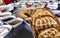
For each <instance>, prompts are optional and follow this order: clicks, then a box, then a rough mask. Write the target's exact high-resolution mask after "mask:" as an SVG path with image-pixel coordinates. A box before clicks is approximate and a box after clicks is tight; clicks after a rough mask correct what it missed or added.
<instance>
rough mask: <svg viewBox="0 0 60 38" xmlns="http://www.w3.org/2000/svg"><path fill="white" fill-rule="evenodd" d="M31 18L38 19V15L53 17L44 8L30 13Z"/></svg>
mask: <svg viewBox="0 0 60 38" xmlns="http://www.w3.org/2000/svg"><path fill="white" fill-rule="evenodd" d="M31 15H32V18H36V17H38V15H40V16H43V15H50V16H52V17H55V16H54V15H53V13H52V12H51V11H50V10H49V9H46V8H38V9H35V10H34V11H33V12H32V14H31Z"/></svg>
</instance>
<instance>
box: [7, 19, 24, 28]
mask: <svg viewBox="0 0 60 38" xmlns="http://www.w3.org/2000/svg"><path fill="white" fill-rule="evenodd" d="M16 20H17V21H20V22H19V23H17V24H15V25H11V24H10V23H11V22H13V21H16ZM22 22H23V19H22V18H15V19H12V20H10V21H8V22H7V23H8V24H9V25H11V26H12V27H13V28H16V27H17V26H19V25H20V24H22Z"/></svg>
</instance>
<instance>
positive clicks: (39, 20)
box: [31, 8, 60, 38]
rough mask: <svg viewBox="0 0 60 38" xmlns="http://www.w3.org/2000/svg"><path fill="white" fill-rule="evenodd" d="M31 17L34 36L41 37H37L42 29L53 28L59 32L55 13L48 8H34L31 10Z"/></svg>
mask: <svg viewBox="0 0 60 38" xmlns="http://www.w3.org/2000/svg"><path fill="white" fill-rule="evenodd" d="M31 18H32V19H31V21H32V24H31V25H32V26H31V27H32V31H33V34H34V35H35V38H41V37H38V36H39V34H41V32H42V31H43V32H44V30H46V29H49V28H55V29H56V30H57V31H59V33H60V25H59V22H58V20H57V18H56V17H55V15H54V14H53V13H52V12H51V11H50V10H49V9H45V8H38V9H35V10H34V11H32V14H31ZM43 38H44V37H43ZM49 38H50V37H49ZM51 38H53V37H51Z"/></svg>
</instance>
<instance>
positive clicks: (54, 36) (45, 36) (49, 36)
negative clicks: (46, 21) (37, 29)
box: [38, 28, 60, 38]
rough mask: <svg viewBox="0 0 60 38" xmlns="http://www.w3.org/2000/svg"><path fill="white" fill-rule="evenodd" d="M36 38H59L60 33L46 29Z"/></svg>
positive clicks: (52, 29)
mask: <svg viewBox="0 0 60 38" xmlns="http://www.w3.org/2000/svg"><path fill="white" fill-rule="evenodd" d="M38 38H60V32H59V31H58V30H56V29H55V28H50V29H46V30H45V31H42V32H41V33H40V34H39V35H38Z"/></svg>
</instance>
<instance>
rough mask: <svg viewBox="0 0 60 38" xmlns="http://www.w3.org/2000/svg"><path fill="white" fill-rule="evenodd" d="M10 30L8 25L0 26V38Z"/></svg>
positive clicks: (10, 27)
mask: <svg viewBox="0 0 60 38" xmlns="http://www.w3.org/2000/svg"><path fill="white" fill-rule="evenodd" d="M11 29H12V26H10V25H2V26H0V37H1V38H4V37H5V36H6V35H7V34H8V33H9V32H10V31H11Z"/></svg>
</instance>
